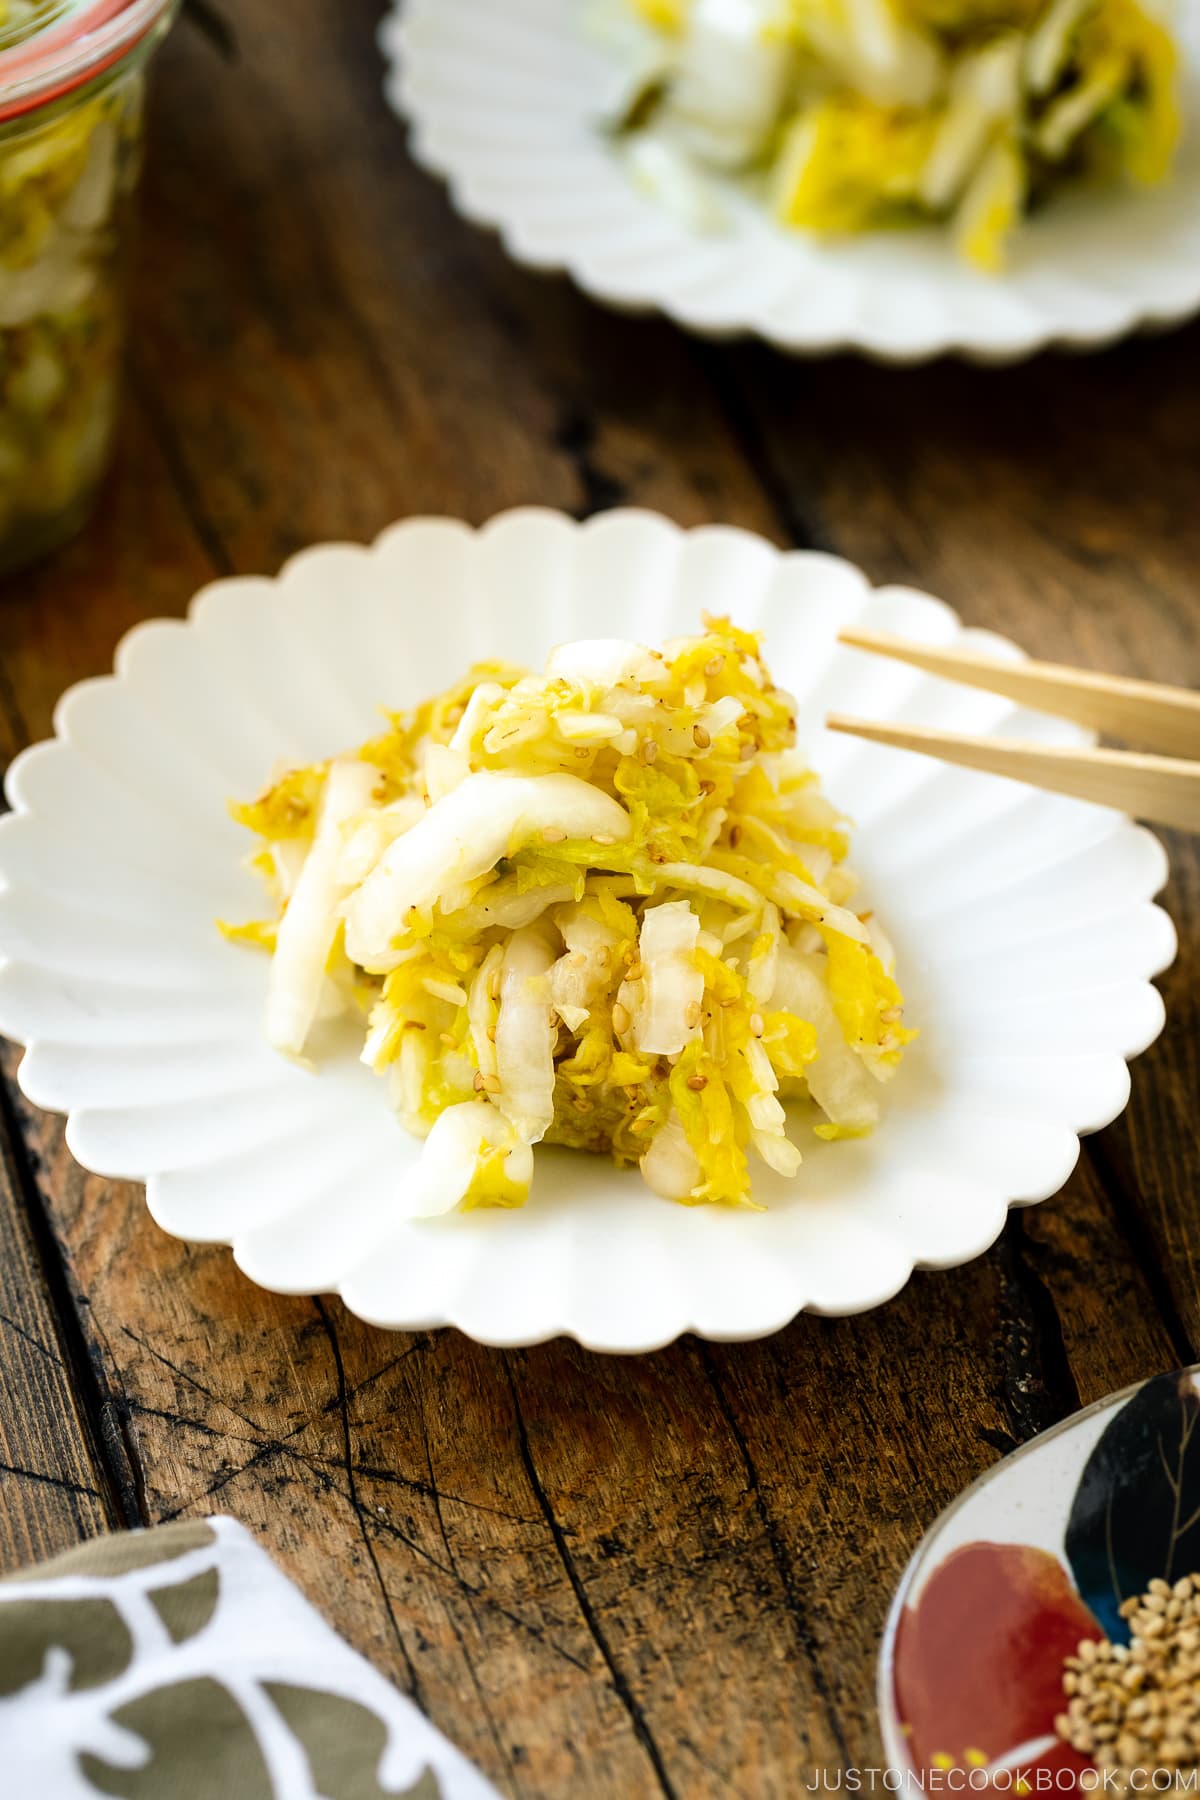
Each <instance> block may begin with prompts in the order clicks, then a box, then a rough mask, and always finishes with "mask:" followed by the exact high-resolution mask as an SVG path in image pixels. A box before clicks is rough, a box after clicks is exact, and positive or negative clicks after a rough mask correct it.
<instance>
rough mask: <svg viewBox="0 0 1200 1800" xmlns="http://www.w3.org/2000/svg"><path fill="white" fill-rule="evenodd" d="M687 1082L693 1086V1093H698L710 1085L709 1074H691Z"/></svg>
mask: <svg viewBox="0 0 1200 1800" xmlns="http://www.w3.org/2000/svg"><path fill="white" fill-rule="evenodd" d="M687 1084H688V1086H689V1087H690V1088H691V1090H692V1092H693V1093H696V1094H698V1093H699V1092H700V1090H701V1089H702V1088H706V1087H707V1086H708V1076H707V1075H689V1076H688V1078H687Z"/></svg>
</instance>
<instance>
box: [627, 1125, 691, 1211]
mask: <svg viewBox="0 0 1200 1800" xmlns="http://www.w3.org/2000/svg"><path fill="white" fill-rule="evenodd" d="M638 1167H639V1168H640V1169H641V1171H642V1180H643V1181H644V1182H645V1183H646V1186H647V1187H648V1188H652V1189H653V1190H654V1192H655V1193H656V1194H661V1195H662V1197H663V1199H664V1200H686V1199H688V1198H689V1196H690V1195H691V1194H692V1193H693V1192H694V1191H695V1190H696V1188H698V1187H699V1186H700V1184H701V1182H702V1181H703V1180H704V1170H703V1169H702V1168H701V1167H700V1164H699V1162H698V1161H697V1160H696V1154H695V1152H694V1150H693V1149H692V1147H691V1145H690V1144H689V1143H688V1141H687V1138H686V1136H685V1134H684V1129H683V1126H682V1125H681V1124H680V1122H679V1114H678V1113H677V1112H675V1111H674V1110H672V1112H671V1116H670V1118H669V1119H668V1120H667V1122H666V1124H665V1125H663V1126H662V1127H661V1129H660V1130H658V1131H656V1132H655V1134H654V1136H653V1138H652V1139H651V1140H650V1148H649V1149H648V1150H647V1151H646V1154H645V1156H643V1158H642V1160H641V1162H640V1163H639V1165H638Z"/></svg>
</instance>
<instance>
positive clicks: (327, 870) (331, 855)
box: [266, 758, 379, 1056]
mask: <svg viewBox="0 0 1200 1800" xmlns="http://www.w3.org/2000/svg"><path fill="white" fill-rule="evenodd" d="M378 776H379V772H378V770H377V769H373V768H372V767H371V765H370V764H369V763H364V762H359V761H357V759H352V758H346V759H339V760H338V761H336V762H333V763H331V764H330V767H329V777H328V779H327V781H326V783H325V790H324V793H323V794H322V796H321V807H320V811H319V813H318V814H317V828H316V833H315V835H314V837H313V842H312V848H311V849H310V850H309V853H308V855H307V857H306V858H305V861H304V866H303V868H302V869H301V870H300V874H299V877H298V879H297V881H296V885H295V888H294V890H293V892H292V897H291V899H290V900H289V901H288V904H287V909H286V911H285V912H284V915H283V917H282V919H281V920H280V922H279V933H278V936H277V938H276V942H275V955H274V956H273V957H272V959H271V974H270V980H269V982H268V985H267V1026H266V1029H267V1038H268V1040H269V1041H270V1043H272V1044H273V1045H274V1047H275V1049H276V1050H282V1051H283V1052H284V1054H285V1055H287V1056H302V1055H303V1054H304V1046H305V1044H306V1042H307V1041H308V1034H309V1032H310V1031H311V1030H312V1027H313V1023H314V1021H315V1019H316V1017H317V1013H318V1010H319V1008H320V1005H321V995H322V989H323V987H324V984H325V966H326V964H327V963H328V961H329V953H330V951H331V950H332V949H333V945H334V939H335V938H336V936H337V928H338V908H339V906H340V905H341V903H342V901H343V899H344V898H345V896H346V892H347V890H346V888H345V887H344V886H343V885H342V883H341V881H340V880H339V876H338V866H339V863H340V860H341V854H342V842H343V829H344V827H345V825H346V823H347V821H348V820H350V819H352V818H353V817H354V815H355V814H356V813H358V812H360V811H361V810H362V808H363V807H364V806H365V805H366V804H367V802H368V800H369V799H370V797H371V790H372V788H373V787H374V785H375V783H376V781H377V780H378Z"/></svg>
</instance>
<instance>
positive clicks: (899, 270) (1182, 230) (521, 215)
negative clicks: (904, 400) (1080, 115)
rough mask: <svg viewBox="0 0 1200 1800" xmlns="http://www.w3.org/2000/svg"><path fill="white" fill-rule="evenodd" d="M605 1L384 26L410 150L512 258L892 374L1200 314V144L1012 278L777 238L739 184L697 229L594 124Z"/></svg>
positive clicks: (1199, 101)
mask: <svg viewBox="0 0 1200 1800" xmlns="http://www.w3.org/2000/svg"><path fill="white" fill-rule="evenodd" d="M586 4H587V0H520V4H505V5H502V6H499V5H497V4H496V0H404V4H403V6H402V7H401V6H399V5H398V6H397V9H396V11H395V12H394V13H393V14H392V15H391V16H390V17H389V18H388V19H386V20H385V21H384V24H383V26H382V28H381V43H382V46H383V49H384V52H385V54H386V55H387V57H388V58H389V61H390V65H391V66H390V70H389V74H388V79H387V87H386V92H387V96H388V99H389V102H390V103H391V105H392V106H393V107H394V108H395V110H396V111H397V112H398V113H400V114H401V115H402V116H404V117H406V118H407V119H408V120H409V121H410V123H411V126H412V131H411V146H412V150H413V153H414V155H415V156H416V157H417V158H418V160H419V161H420V162H422V163H423V164H424V165H425V166H426V167H427V168H429V169H430V170H432V171H433V172H434V173H435V174H437V175H442V176H444V177H445V178H446V179H447V181H448V182H449V184H450V191H451V195H452V197H453V200H454V203H455V205H456V206H457V208H458V210H459V211H460V212H461V213H463V214H464V215H465V216H466V217H467V218H469V219H472V220H474V222H475V223H476V224H479V225H487V226H493V227H495V228H496V229H497V230H498V231H499V232H500V234H501V236H502V238H503V240H504V243H505V246H506V248H507V249H508V251H509V254H510V255H512V256H513V257H515V258H516V260H517V261H518V262H523V263H529V264H532V265H533V266H534V267H535V268H539V269H553V270H565V271H567V272H568V273H569V274H570V275H571V276H572V278H573V279H574V280H575V281H576V282H577V283H578V284H579V286H580V287H582V288H584V289H585V290H586V291H587V292H588V293H590V294H592V295H594V296H595V297H596V298H597V299H599V300H604V301H606V302H608V303H609V304H611V305H614V306H618V307H622V308H625V309H629V310H634V311H649V310H652V309H657V310H659V311H661V312H664V313H666V314H668V315H669V317H671V318H672V319H674V320H675V321H676V322H677V323H679V324H681V325H685V326H687V327H688V328H689V329H691V330H693V331H698V332H702V333H704V334H706V335H711V336H729V335H733V334H737V333H744V332H754V333H756V334H757V335H759V336H761V337H764V338H767V339H768V340H769V341H770V342H771V343H773V344H775V345H776V346H777V347H778V348H780V349H783V350H790V351H799V352H804V353H809V354H827V353H829V352H832V351H836V350H843V349H853V350H862V351H865V352H867V353H868V354H869V355H871V356H876V357H880V358H882V359H884V360H887V361H890V362H919V361H922V360H924V359H925V358H928V357H931V356H938V355H942V354H944V353H946V352H955V353H958V354H962V355H965V356H969V357H971V358H973V359H976V360H979V361H987V362H1009V361H1014V360H1016V359H1017V358H1019V357H1024V356H1029V355H1031V354H1032V353H1033V352H1034V351H1036V350H1040V349H1044V348H1045V347H1046V346H1048V345H1051V344H1056V345H1064V346H1070V347H1072V348H1079V349H1083V348H1095V347H1097V346H1099V345H1102V344H1108V343H1112V342H1113V341H1114V340H1116V339H1117V338H1120V337H1123V336H1125V335H1126V334H1127V333H1128V332H1130V331H1133V330H1135V329H1137V328H1139V327H1144V326H1166V325H1172V324H1178V323H1179V322H1180V321H1182V320H1183V319H1185V318H1188V317H1190V315H1191V314H1193V313H1194V312H1196V311H1197V310H1200V131H1196V130H1192V131H1191V132H1190V133H1189V134H1188V137H1187V140H1186V142H1185V144H1184V146H1183V148H1182V150H1181V153H1180V157H1179V163H1178V167H1177V170H1176V173H1175V175H1174V177H1173V179H1172V180H1171V181H1170V182H1169V183H1168V184H1167V185H1165V186H1164V187H1162V188H1158V189H1152V190H1148V191H1133V190H1129V191H1125V192H1116V193H1095V194H1079V195H1070V196H1064V197H1062V198H1060V199H1058V200H1056V201H1055V202H1054V204H1053V205H1051V206H1049V207H1047V208H1046V209H1045V211H1043V212H1042V213H1040V214H1038V215H1037V217H1035V218H1034V219H1032V220H1031V221H1029V222H1028V224H1027V225H1026V226H1025V227H1024V229H1023V230H1022V232H1021V233H1020V235H1019V237H1018V240H1017V242H1016V245H1015V247H1014V252H1013V256H1012V262H1011V267H1010V269H1009V271H1008V273H1007V274H1006V275H1005V276H1004V278H1003V279H1000V280H996V279H992V278H989V277H987V276H984V275H981V274H978V273H977V272H976V271H974V270H972V269H970V268H968V267H967V266H966V265H964V264H963V263H962V262H961V261H960V259H959V258H958V257H957V256H956V255H955V253H954V250H953V248H952V246H951V244H950V242H949V240H948V237H947V235H946V233H945V232H943V231H939V230H937V229H930V230H927V231H918V232H876V233H873V234H870V235H868V236H864V237H860V238H854V239H845V240H842V241H840V242H831V243H822V242H820V241H818V240H815V239H811V238H807V237H803V236H800V235H799V234H796V233H785V232H783V231H781V230H779V229H777V228H776V227H775V226H774V225H772V224H771V222H770V221H769V220H768V219H767V218H766V217H765V216H764V215H762V214H761V212H760V211H759V210H758V209H757V208H756V207H754V206H753V205H752V204H750V203H749V202H748V201H746V200H745V199H744V198H743V197H742V196H741V195H740V194H739V193H738V191H737V190H736V188H734V187H730V188H728V189H726V190H723V200H724V203H725V204H726V206H727V210H728V212H729V214H730V227H729V229H727V230H725V231H723V232H720V233H715V234H704V233H700V232H697V231H695V230H693V229H690V228H689V227H688V226H687V225H686V224H685V223H683V222H682V221H681V220H680V219H678V218H677V217H675V216H674V215H673V214H672V213H670V212H669V211H668V210H667V209H666V208H665V207H663V206H660V205H659V204H657V203H656V202H655V201H654V200H652V199H649V198H646V197H645V196H643V195H641V194H639V193H638V192H637V191H636V190H635V189H634V187H633V185H632V184H631V182H630V180H629V178H628V175H627V174H626V172H625V170H624V169H623V167H622V166H621V164H620V162H619V160H618V158H617V157H616V156H615V155H614V153H613V151H612V149H611V147H610V145H609V144H608V143H606V141H605V140H604V138H603V136H602V135H601V133H600V132H599V131H598V130H597V128H596V123H595V121H596V119H597V118H598V117H599V116H600V115H601V113H602V112H603V110H604V100H603V97H604V96H606V95H608V94H610V93H611V91H612V65H611V61H610V59H609V57H608V54H607V53H606V51H605V50H603V49H600V48H597V47H596V46H594V45H593V44H591V43H589V42H588V41H587V39H586V38H585V35H584V32H583V31H582V29H581V27H580V18H581V14H582V12H583V11H584V9H585V7H586ZM1179 11H1180V15H1181V24H1180V33H1181V38H1182V42H1183V46H1184V57H1185V93H1184V106H1185V116H1188V117H1191V118H1195V117H1196V116H1197V115H1198V114H1200V6H1198V5H1197V0H1181V4H1180V7H1179Z"/></svg>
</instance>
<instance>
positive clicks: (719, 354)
mask: <svg viewBox="0 0 1200 1800" xmlns="http://www.w3.org/2000/svg"><path fill="white" fill-rule="evenodd" d="M690 350H691V354H692V357H693V359H694V361H695V362H696V364H697V366H698V367H699V369H700V370H701V372H702V374H703V376H704V378H705V379H706V381H707V382H708V385H709V387H710V388H711V389H712V392H713V395H714V398H715V399H716V402H717V405H718V407H719V408H720V411H721V414H722V416H723V417H724V419H725V422H726V424H727V425H728V426H729V430H730V434H731V436H732V437H733V440H734V443H735V444H736V445H737V447H738V449H739V451H740V452H741V454H742V456H743V457H744V458H745V460H746V463H747V466H748V467H749V468H750V470H751V471H752V473H753V475H754V477H755V480H756V481H757V482H758V484H759V486H760V487H761V488H762V491H763V493H764V495H765V496H766V499H767V501H768V503H769V505H770V507H771V510H772V512H773V513H774V514H775V517H776V519H777V521H778V524H779V527H780V530H781V531H782V533H783V535H784V536H785V537H786V539H787V541H788V543H789V545H790V546H791V547H792V548H793V549H796V550H821V551H824V552H825V553H826V554H827V555H830V556H838V555H840V554H841V552H840V551H839V550H837V548H836V547H835V546H834V544H833V543H831V542H830V540H829V539H828V537H827V536H826V534H825V533H824V532H822V531H820V530H819V529H818V528H817V526H816V524H815V523H814V522H813V520H812V519H811V518H809V517H808V516H807V515H806V514H805V513H803V512H802V511H801V509H800V505H799V502H798V501H797V499H796V496H795V494H794V492H793V491H792V489H791V487H790V486H789V484H788V481H787V478H786V476H785V475H784V474H783V473H782V471H781V470H779V469H778V468H777V467H776V465H775V459H774V458H773V456H772V455H771V452H770V449H769V448H768V446H767V443H766V441H765V439H764V437H763V434H762V432H761V430H760V429H759V426H758V422H757V420H756V419H755V416H754V412H753V410H752V408H751V407H750V406H748V405H747V403H746V401H745V399H744V397H743V395H742V391H741V387H740V385H739V382H738V378H737V374H736V372H735V366H734V359H735V358H737V357H739V356H740V357H746V356H748V355H750V354H752V353H753V352H752V351H751V350H750V349H749V348H748V347H745V346H743V347H742V348H741V349H740V350H723V349H721V348H720V347H719V346H718V345H716V344H702V343H699V342H696V343H693V344H692V345H690Z"/></svg>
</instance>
